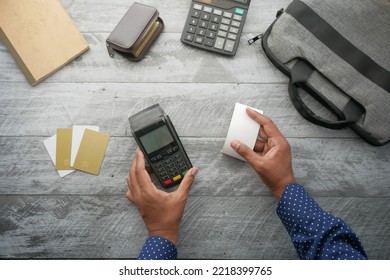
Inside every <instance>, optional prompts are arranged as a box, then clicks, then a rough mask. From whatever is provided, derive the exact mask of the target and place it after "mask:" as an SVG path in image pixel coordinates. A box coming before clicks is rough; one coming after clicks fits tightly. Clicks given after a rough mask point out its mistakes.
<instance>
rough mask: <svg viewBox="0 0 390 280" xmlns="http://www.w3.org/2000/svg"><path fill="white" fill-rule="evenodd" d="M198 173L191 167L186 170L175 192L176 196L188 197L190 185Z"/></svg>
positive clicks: (196, 169)
mask: <svg viewBox="0 0 390 280" xmlns="http://www.w3.org/2000/svg"><path fill="white" fill-rule="evenodd" d="M198 171H199V169H198V168H196V167H193V168H191V169H190V170H188V172H187V173H186V175H185V176H184V178H183V180H182V181H181V183H180V186H179V188H178V189H177V190H176V192H177V193H178V194H180V195H185V196H188V194H189V192H190V189H191V186H192V183H193V182H194V179H195V176H196V174H197V173H198Z"/></svg>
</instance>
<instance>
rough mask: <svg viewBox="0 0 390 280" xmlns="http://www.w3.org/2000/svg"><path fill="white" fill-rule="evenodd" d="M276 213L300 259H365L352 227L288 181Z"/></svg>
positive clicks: (302, 189)
mask: <svg viewBox="0 0 390 280" xmlns="http://www.w3.org/2000/svg"><path fill="white" fill-rule="evenodd" d="M276 213H277V214H278V216H279V218H280V219H281V221H282V223H283V225H284V226H285V228H286V229H287V232H288V233H289V235H290V237H291V240H292V242H293V244H294V247H295V249H296V250H297V253H298V256H299V258H300V259H306V260H309V259H328V260H332V259H338V260H340V259H343V260H354V259H355V260H358V259H367V255H366V253H365V251H364V249H363V247H362V245H361V243H360V241H359V239H358V238H357V236H356V234H355V233H354V232H353V230H352V229H351V228H350V227H349V226H348V225H347V224H346V223H345V222H344V221H342V220H341V219H339V218H337V217H335V216H333V215H331V214H329V213H327V212H325V211H323V210H322V209H321V207H320V206H319V205H318V204H317V202H315V201H314V199H313V198H312V197H311V196H310V195H309V194H308V193H307V192H306V191H305V189H304V188H303V187H302V186H301V185H298V184H289V185H288V186H287V187H286V189H285V191H284V193H283V195H282V197H281V198H280V201H279V204H278V207H277V209H276Z"/></svg>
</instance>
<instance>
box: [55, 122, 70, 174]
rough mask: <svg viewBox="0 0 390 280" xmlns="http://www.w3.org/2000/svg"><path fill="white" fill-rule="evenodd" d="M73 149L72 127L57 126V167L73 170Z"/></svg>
mask: <svg viewBox="0 0 390 280" xmlns="http://www.w3.org/2000/svg"><path fill="white" fill-rule="evenodd" d="M71 150H72V129H71V128H57V143H56V169H57V170H71V169H73V168H72V167H70V153H71Z"/></svg>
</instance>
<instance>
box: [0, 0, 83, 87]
mask: <svg viewBox="0 0 390 280" xmlns="http://www.w3.org/2000/svg"><path fill="white" fill-rule="evenodd" d="M0 39H1V40H2V41H3V42H4V44H5V45H6V46H7V48H8V50H9V52H10V53H11V55H12V56H13V57H14V59H15V61H16V63H17V64H18V65H19V67H20V69H21V70H22V72H23V73H24V75H25V76H26V78H27V80H28V81H29V83H30V84H31V85H35V84H37V83H38V82H40V81H42V80H43V79H45V78H46V77H48V76H49V75H51V74H52V73H54V72H55V71H56V70H58V69H59V68H61V67H62V66H64V65H65V64H67V63H68V62H70V61H72V60H73V59H74V58H76V57H77V56H79V55H80V54H82V53H83V52H85V51H87V50H88V43H87V42H86V40H85V39H84V37H83V36H82V35H81V33H80V31H79V30H78V29H77V27H76V25H75V24H74V23H73V21H72V19H71V18H70V16H69V15H68V13H67V12H66V10H65V9H64V7H63V6H62V4H61V2H60V1H59V0H17V1H16V0H1V1H0Z"/></svg>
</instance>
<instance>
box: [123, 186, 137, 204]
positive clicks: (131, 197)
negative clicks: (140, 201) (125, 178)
mask: <svg viewBox="0 0 390 280" xmlns="http://www.w3.org/2000/svg"><path fill="white" fill-rule="evenodd" d="M125 196H126V198H127V199H128V200H130V201H131V202H133V203H135V201H134V196H133V194H132V193H131V191H130V190H129V189H128V190H127V192H126V194H125Z"/></svg>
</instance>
